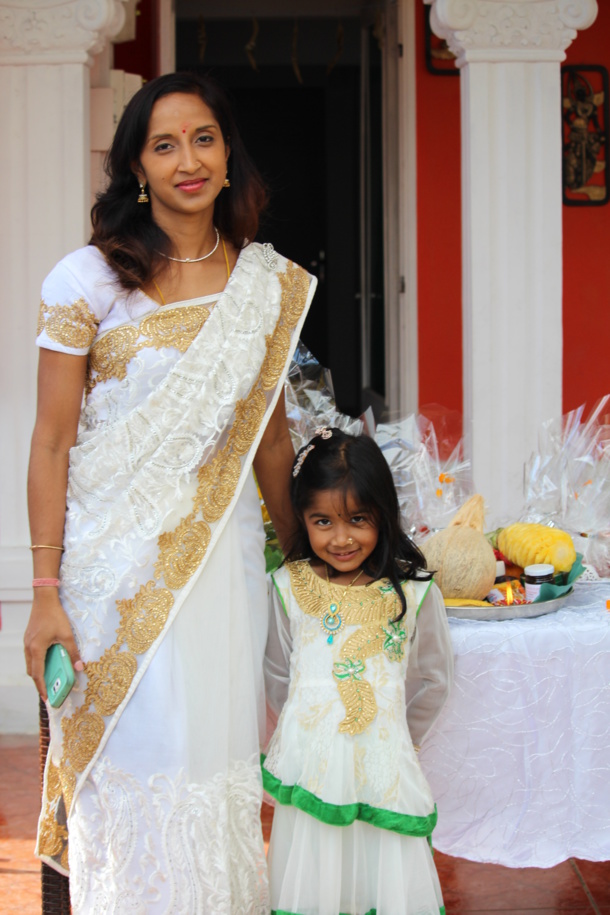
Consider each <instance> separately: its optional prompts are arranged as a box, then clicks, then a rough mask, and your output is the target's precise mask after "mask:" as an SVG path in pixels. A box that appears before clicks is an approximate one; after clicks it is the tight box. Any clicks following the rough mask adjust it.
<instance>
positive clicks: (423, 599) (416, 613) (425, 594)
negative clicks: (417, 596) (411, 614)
mask: <svg viewBox="0 0 610 915" xmlns="http://www.w3.org/2000/svg"><path fill="white" fill-rule="evenodd" d="M411 580H412V581H417V578H415V579H411ZM432 581H433V580H432V579H430V581H429V582H428V587H427V588H426V590H425V591H424V596H423V597H422V599H421V600H420V602H419V604H418V605H417V610H416V611H415V619H417V617H418V616H419V611H420V610H421V605H422V604H423V602H424V601H425V599H426V597H427V596H428V591H429V590H430V588H431V587H432Z"/></svg>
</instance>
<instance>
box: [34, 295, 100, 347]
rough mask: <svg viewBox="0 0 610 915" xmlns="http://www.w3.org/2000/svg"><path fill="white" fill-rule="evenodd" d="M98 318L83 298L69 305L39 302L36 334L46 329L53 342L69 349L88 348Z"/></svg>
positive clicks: (42, 300)
mask: <svg viewBox="0 0 610 915" xmlns="http://www.w3.org/2000/svg"><path fill="white" fill-rule="evenodd" d="M98 323H99V322H98V320H97V318H96V316H95V315H94V314H93V312H92V311H91V309H90V308H89V306H88V305H87V303H86V301H85V300H84V299H83V298H80V299H77V300H76V302H73V303H72V304H71V305H59V304H58V305H47V303H46V302H45V300H44V299H41V302H40V311H39V312H38V335H40V334H41V333H42V331H43V330H46V332H47V336H48V337H49V339H50V340H54V341H55V343H61V345H62V346H68V347H70V348H71V349H84V348H85V347H86V348H89V347H90V346H91V344H92V343H93V341H94V339H95V335H96V333H97V326H98Z"/></svg>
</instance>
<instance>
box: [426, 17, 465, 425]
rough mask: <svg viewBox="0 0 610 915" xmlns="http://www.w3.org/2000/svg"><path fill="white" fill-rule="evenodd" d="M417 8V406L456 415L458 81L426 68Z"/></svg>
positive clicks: (459, 295) (459, 376)
mask: <svg viewBox="0 0 610 915" xmlns="http://www.w3.org/2000/svg"><path fill="white" fill-rule="evenodd" d="M416 10H417V13H416V30H417V63H416V66H417V74H416V78H417V88H416V93H417V283H418V290H419V293H418V299H419V301H418V324H419V330H418V336H419V341H418V342H419V403H420V406H421V405H426V404H430V403H437V404H442V405H444V406H445V407H448V408H449V409H452V410H458V411H460V412H461V411H462V288H461V282H462V280H461V276H462V264H461V257H462V248H461V195H460V81H459V78H458V77H449V76H433V75H432V74H431V73H429V72H428V71H427V70H426V61H425V55H424V13H425V8H424V4H423V2H420V3H417V4H416Z"/></svg>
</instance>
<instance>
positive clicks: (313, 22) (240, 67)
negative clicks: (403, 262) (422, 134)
mask: <svg viewBox="0 0 610 915" xmlns="http://www.w3.org/2000/svg"><path fill="white" fill-rule="evenodd" d="M255 29H257V30H258V31H256V32H255ZM253 36H254V39H255V40H254V46H252V39H253ZM248 44H249V45H250V56H249V55H248V52H247V51H246V45H248ZM202 49H204V50H205V53H204V55H203V62H202V61H201V56H202ZM360 56H361V24H360V20H359V19H356V18H354V19H347V20H343V21H342V22H341V23H337V21H336V20H332V19H309V20H303V21H302V22H300V23H296V22H295V21H292V20H287V19H283V20H279V19H264V20H261V21H260V23H256V26H255V25H254V21H253V20H240V19H211V20H209V21H207V20H206V21H205V22H204V21H203V20H199V22H198V21H197V20H192V19H191V20H180V18H178V22H177V67H178V68H179V69H183V68H184V69H187V68H194V67H197V68H198V69H199V68H200V69H201V70H202V71H203V72H206V73H210V74H211V75H212V76H214V77H215V78H216V79H218V80H219V81H220V82H221V83H222V84H223V85H224V86H225V87H226V88H227V89H228V91H229V94H230V95H231V97H232V98H233V101H234V104H235V109H236V114H237V119H238V123H239V126H240V130H241V132H242V136H243V139H244V142H245V144H246V147H247V149H248V151H249V152H250V154H251V155H252V158H253V159H254V161H255V162H256V164H257V166H258V167H259V169H260V170H261V172H262V173H263V175H264V177H265V179H266V181H267V183H268V185H269V189H270V192H271V202H270V206H269V210H268V212H267V214H266V217H265V220H264V223H263V225H262V226H261V231H260V233H259V237H258V240H259V241H270V242H272V244H273V245H274V246H275V248H276V249H277V250H278V251H280V252H281V253H282V254H284V255H285V256H286V257H289V258H291V259H292V260H294V261H295V262H297V263H299V264H301V265H302V266H303V267H305V268H306V269H307V270H309V272H310V273H314V274H315V275H316V276H317V277H318V290H317V292H316V295H315V298H314V301H313V305H312V308H311V311H310V313H309V316H308V318H307V321H306V323H305V327H304V329H303V332H302V338H303V340H304V342H305V344H306V345H307V346H308V347H309V349H311V351H312V352H313V353H314V355H315V356H316V357H317V359H318V360H319V361H320V362H321V363H322V364H323V365H325V366H327V367H329V368H330V369H331V372H332V377H333V382H334V386H335V395H336V400H337V404H338V406H339V409H340V410H342V411H343V412H345V413H350V414H352V415H358V414H359V413H360V412H361V409H362V406H363V397H362V382H363V377H362V337H361V333H362V331H361V288H360V287H361V269H360V260H361V222H360V219H361V159H360V149H361V63H360ZM255 66H256V68H257V69H254V67H255ZM299 78H300V80H301V81H299ZM376 228H377V229H378V224H377V227H376ZM377 242H378V244H379V245H380V246H381V250H382V251H383V248H382V245H383V241H382V239H381V238H378V239H377ZM381 305H383V303H381ZM381 313H383V308H382V309H381ZM370 330H373V332H374V333H375V334H377V333H378V328H377V327H375V328H374V329H373V328H370ZM375 349H377V347H375ZM382 377H383V371H382V372H381V373H379V372H377V373H376V378H375V379H374V380H375V381H377V380H378V379H379V378H382ZM379 393H380V394H381V395H382V396H383V393H384V392H383V389H381V390H380V391H379Z"/></svg>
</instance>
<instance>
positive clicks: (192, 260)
mask: <svg viewBox="0 0 610 915" xmlns="http://www.w3.org/2000/svg"><path fill="white" fill-rule="evenodd" d="M214 231H215V232H216V244H215V245H214V247H213V248H212V250H211V251H208V253H207V254H203V255H202V256H201V257H172V256H171V254H164V253H163V251H157V252H156V253H157V254H160V255H161V257H165V258H167V260H168V261H175V262H176V263H177V264H198V263H199V262H200V261H204V260H207V258H208V257H211V256H212V254H214V252H215V251H216V249H217V248H218V245H219V244H220V232H219V231H218V229H217V228H216V226H214Z"/></svg>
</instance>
